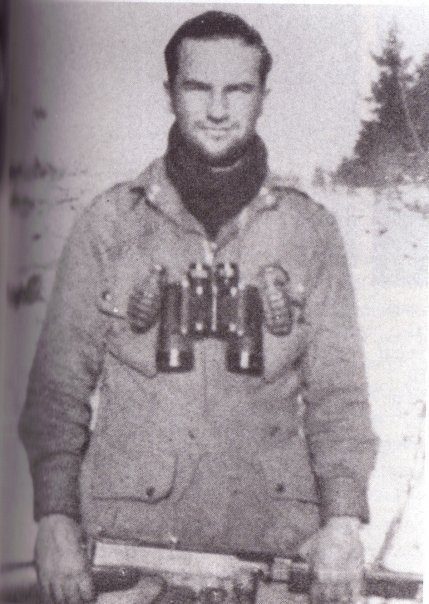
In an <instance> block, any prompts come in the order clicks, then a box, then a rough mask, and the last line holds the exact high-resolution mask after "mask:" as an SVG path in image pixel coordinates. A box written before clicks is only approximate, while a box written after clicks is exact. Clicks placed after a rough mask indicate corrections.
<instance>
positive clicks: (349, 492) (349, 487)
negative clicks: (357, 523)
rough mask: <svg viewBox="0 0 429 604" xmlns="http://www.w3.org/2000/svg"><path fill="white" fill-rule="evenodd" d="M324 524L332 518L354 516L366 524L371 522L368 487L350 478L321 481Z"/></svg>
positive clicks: (321, 509) (322, 479) (320, 490)
mask: <svg viewBox="0 0 429 604" xmlns="http://www.w3.org/2000/svg"><path fill="white" fill-rule="evenodd" d="M319 492H320V511H321V520H322V524H326V522H327V521H328V520H329V518H332V516H354V517H356V518H359V519H360V520H361V522H363V523H364V524H368V522H369V506H368V498H367V493H366V487H363V486H362V485H361V484H359V483H357V482H356V480H354V479H353V478H350V477H335V478H321V479H319Z"/></svg>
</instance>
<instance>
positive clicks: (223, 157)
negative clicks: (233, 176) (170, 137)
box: [192, 141, 247, 166]
mask: <svg viewBox="0 0 429 604" xmlns="http://www.w3.org/2000/svg"><path fill="white" fill-rule="evenodd" d="M192 147H193V148H194V149H193V150H194V152H195V153H196V154H197V155H198V156H199V158H200V159H201V160H203V161H204V162H206V163H207V164H209V165H210V166H230V165H231V164H234V163H235V162H236V161H238V160H239V159H240V157H242V155H243V154H244V153H245V151H246V148H247V144H246V143H245V142H241V141H240V142H237V143H235V144H231V145H228V146H221V145H202V144H198V145H192Z"/></svg>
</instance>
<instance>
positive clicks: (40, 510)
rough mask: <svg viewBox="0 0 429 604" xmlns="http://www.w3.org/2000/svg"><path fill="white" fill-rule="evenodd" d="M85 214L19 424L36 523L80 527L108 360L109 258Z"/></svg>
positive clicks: (66, 253) (57, 286)
mask: <svg viewBox="0 0 429 604" xmlns="http://www.w3.org/2000/svg"><path fill="white" fill-rule="evenodd" d="M93 223H94V217H92V221H91V214H90V212H88V211H87V212H85V213H84V215H83V216H82V217H81V218H80V220H78V222H77V223H76V224H75V226H74V228H73V229H72V232H71V235H70V237H69V239H68V240H67V242H66V245H65V247H64V250H63V253H62V256H61V258H60V261H59V264H58V268H57V274H56V279H55V283H54V287H53V291H52V295H51V299H50V301H49V304H48V308H47V312H46V317H45V321H44V324H43V327H42V332H41V335H40V338H39V342H38V345H37V350H36V355H35V358H34V361H33V365H32V368H31V372H30V377H29V383H28V390H27V398H26V402H25V406H24V409H23V412H22V414H21V418H20V422H19V434H20V437H21V439H22V441H23V444H24V446H25V448H26V451H27V455H28V459H29V463H30V471H31V475H32V479H33V486H34V517H35V520H36V521H38V520H39V519H40V518H41V517H42V516H45V515H47V514H53V513H61V514H65V515H67V516H70V517H72V518H75V519H76V520H79V486H78V479H79V471H80V464H81V460H82V456H83V454H84V452H85V448H86V446H87V442H88V438H89V424H90V419H91V409H90V401H89V399H90V395H91V393H92V391H93V390H94V389H95V387H96V384H97V379H98V376H99V374H100V371H101V366H102V359H103V325H102V320H101V318H100V316H99V315H101V313H99V312H98V311H97V307H96V296H97V295H98V293H99V291H100V286H101V254H100V249H99V245H98V242H97V237H96V236H95V233H94V232H93V229H92V226H91V225H92V224H93Z"/></svg>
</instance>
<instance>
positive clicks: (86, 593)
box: [35, 514, 95, 604]
mask: <svg viewBox="0 0 429 604" xmlns="http://www.w3.org/2000/svg"><path fill="white" fill-rule="evenodd" d="M35 561H36V569H37V575H38V579H39V585H40V590H41V593H42V598H43V603H44V604H82V602H92V601H94V597H95V594H94V587H93V584H92V580H91V576H90V574H89V563H88V560H87V558H86V554H85V552H84V550H83V548H82V541H81V530H80V527H79V526H78V524H77V523H76V522H75V521H74V520H72V519H71V518H68V517H67V516H63V515H62V514H51V515H49V516H45V517H43V518H42V519H41V520H40V521H39V529H38V533H37V539H36V547H35Z"/></svg>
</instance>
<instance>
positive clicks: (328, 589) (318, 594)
mask: <svg viewBox="0 0 429 604" xmlns="http://www.w3.org/2000/svg"><path fill="white" fill-rule="evenodd" d="M359 597H360V590H359V586H358V583H356V581H351V582H341V583H333V582H319V581H317V580H316V581H313V584H312V586H311V592H310V600H311V604H356V603H357V602H358V601H359Z"/></svg>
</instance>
